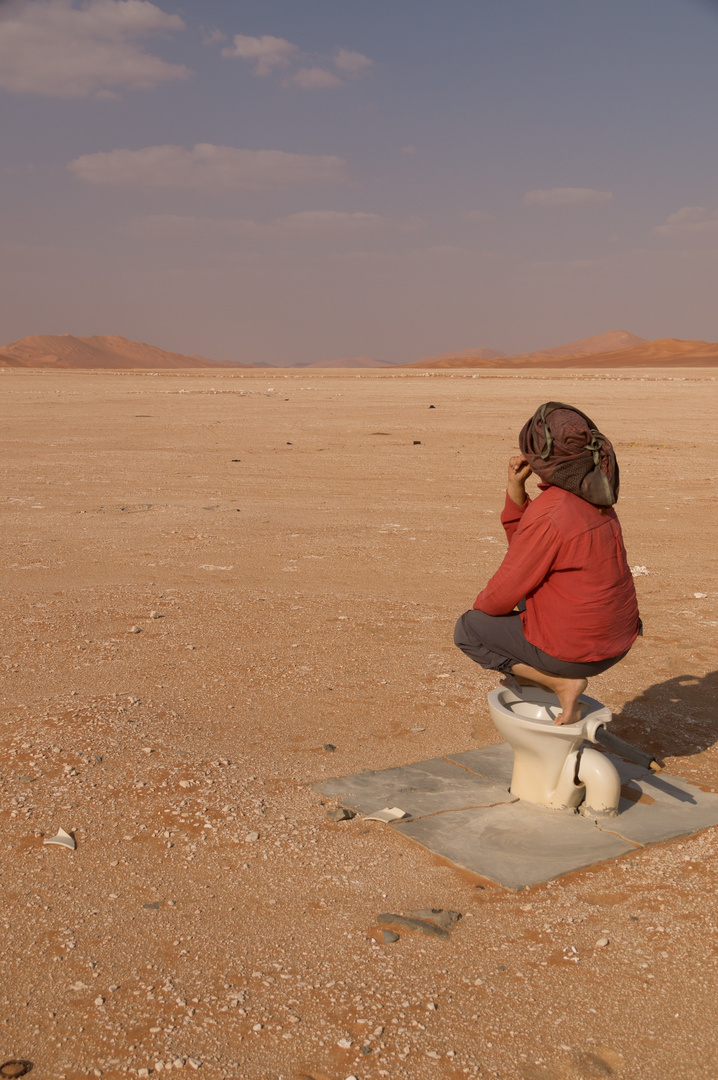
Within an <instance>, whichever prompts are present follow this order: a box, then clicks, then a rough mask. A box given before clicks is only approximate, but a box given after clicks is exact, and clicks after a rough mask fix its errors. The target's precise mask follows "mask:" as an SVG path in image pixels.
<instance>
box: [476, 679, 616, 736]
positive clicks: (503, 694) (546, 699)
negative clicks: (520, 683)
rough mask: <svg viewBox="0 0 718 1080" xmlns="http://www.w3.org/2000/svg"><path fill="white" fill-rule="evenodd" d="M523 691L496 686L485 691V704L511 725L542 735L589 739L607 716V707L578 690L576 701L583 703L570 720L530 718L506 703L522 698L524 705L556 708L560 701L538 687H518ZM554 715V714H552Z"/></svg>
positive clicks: (608, 711)
mask: <svg viewBox="0 0 718 1080" xmlns="http://www.w3.org/2000/svg"><path fill="white" fill-rule="evenodd" d="M522 690H523V691H525V692H523V693H519V692H518V691H516V690H514V689H512V688H511V687H507V686H497V687H496V688H495V689H494V690H491V691H490V692H489V695H488V699H489V707H490V708H492V709H493V710H495V711H496V713H498V714H499V715H500V716H501V717H504V718H505V719H506V720H507V721H508V722H510V723H511V725H512V726H513V727H514V728H523V729H524V730H527V731H535V732H539V731H540V732H542V733H543V734H544V735H549V734H550V735H555V736H557V737H558V738H563V739H576V738H580V739H585V738H587V737H588V738H589V739H591V740H592V739H593V735H594V733H595V730H596V728H597V727H599V726H601V725H602V724H605V723H608V722H609V721H610V720H611V718H612V717H611V712H610V710H609V709H608V708H607V707H606V706H605V705H603V704H602V703H601V702H600V701H596V699H595V698H592V697H589V696H588V695H587V694H581V696H580V697H579V701H580V702H581V703H582V704H583V705H584V706H586V707H587V708H586V712H585V713H584V715H583V717H582V718H581V719H580V720H579V721H577V722H576V723H574V724H554V723H553V720H549V719H548V718H547V719H545V720H544V719H541V720H539V719H532V718H531V717H528V716H521V715H520V714H519V713H515V712H514V711H513V710H512V709H511V708H510V707H509V706H510V705H511V704H514V703H516V702H524V703H526V704H528V705H538V706H553V707H554V709H556V711H557V712H558V711H559V710H560V707H561V706H560V702H559V700H558V698H557V696H556V695H555V694H552V693H551V691H549V690H542V689H541V688H540V687H534V686H526V687H522ZM554 715H555V714H554Z"/></svg>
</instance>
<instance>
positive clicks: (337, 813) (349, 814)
mask: <svg viewBox="0 0 718 1080" xmlns="http://www.w3.org/2000/svg"><path fill="white" fill-rule="evenodd" d="M327 817H328V818H329V820H330V821H351V819H352V818H353V817H356V814H355V813H354V811H353V810H348V809H347V808H346V806H337V808H336V809H335V810H327Z"/></svg>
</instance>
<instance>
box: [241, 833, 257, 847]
mask: <svg viewBox="0 0 718 1080" xmlns="http://www.w3.org/2000/svg"><path fill="white" fill-rule="evenodd" d="M244 839H245V842H246V843H248V844H254V843H255V842H256V841H257V840H259V833H258V832H248V833H247V835H246V836H245V838H244Z"/></svg>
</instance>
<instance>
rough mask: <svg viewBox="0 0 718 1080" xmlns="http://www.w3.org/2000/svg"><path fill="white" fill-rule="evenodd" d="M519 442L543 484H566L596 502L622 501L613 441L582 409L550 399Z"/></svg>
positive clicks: (564, 485) (536, 414) (535, 414)
mask: <svg viewBox="0 0 718 1080" xmlns="http://www.w3.org/2000/svg"><path fill="white" fill-rule="evenodd" d="M519 447H520V448H521V453H522V454H523V455H524V457H525V458H526V460H527V462H528V463H529V465H530V466H531V468H532V469H533V471H534V472H535V473H537V474H538V476H539V477H540V478H541V479H542V480H543V481H544V483H546V484H553V485H554V486H556V487H561V488H565V490H566V491H570V492H572V493H573V494H574V495H578V496H579V498H581V499H585V500H586V501H587V502H590V503H593V505H594V506H613V504H614V503H615V502H617V501H618V487H619V474H618V462H617V461H616V455H615V453H614V450H613V446H612V445H611V443H610V442H609V440H608V439H607V438H606V436H605V435H602V434H601V432H600V431H599V430H598V428H597V427H596V425H595V424H594V422H593V420H591V419H589V417H588V416H586V414H585V413H582V412H581V410H580V409H575V408H574V407H573V406H572V405H564V404H562V403H561V402H560V401H547V402H546V404H545V405H541V407H540V408H539V409H537V410H536V412H535V413H534V415H533V416H532V417H531V419H530V420H529V421H528V422H527V423H526V424H525V425H524V427H523V428H522V430H521V434H520V435H519Z"/></svg>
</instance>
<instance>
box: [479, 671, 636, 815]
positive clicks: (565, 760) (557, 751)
mask: <svg viewBox="0 0 718 1080" xmlns="http://www.w3.org/2000/svg"><path fill="white" fill-rule="evenodd" d="M579 706H580V710H581V719H580V720H578V721H577V722H576V723H575V724H562V725H559V726H556V724H555V723H554V720H555V718H556V717H557V716H558V714H559V713H560V712H561V705H560V703H559V700H558V698H557V697H556V695H555V694H552V693H551V692H550V691H548V690H541V689H540V688H539V687H534V686H522V687H518V689H511V688H509V687H506V686H499V687H497V688H496V689H495V690H492V691H491V692H490V694H489V712H490V713H491V719H492V720H493V722H494V724H495V725H496V728H497V730H498V731H499V733H500V734H501V735H502V736H503V738H504V739H505V740H506V742H507V743H509V745H510V746H511V747H512V748H513V751H514V768H513V774H512V777H511V787H510V791H511V794H512V795H515V796H516V797H517V798H519V799H523V800H525V801H526V802H532V803H538V804H539V805H541V806H550V807H552V808H553V809H555V810H575V809H576V808H577V807H579V806H581V804H583V806H582V808H581V812H582V813H585V814H586V815H587V816H591V815H594V814H595V815H615V814H616V813H617V812H618V800H619V798H620V790H621V781H620V777H619V775H618V772H617V771H616V769H615V768H614V766H613V764H612V763H611V761H610V760H609V759H608V758H607V757H606V755H605V754H601V753H599V752H598V751H597V750H590V749H583V750H581V749H580V748H581V744H582V743H583V742H584V740H587V741H588V742H595V741H596V740H595V734H596V731H597V729H598V728H600V727H602V726H603V725H604V724H607V723H609V722H610V720H611V711H610V709H608V708H606V706H605V705H602V704H601V702H600V701H595V700H594V699H593V698H590V697H587V696H585V695H581V697H580V698H579Z"/></svg>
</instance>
